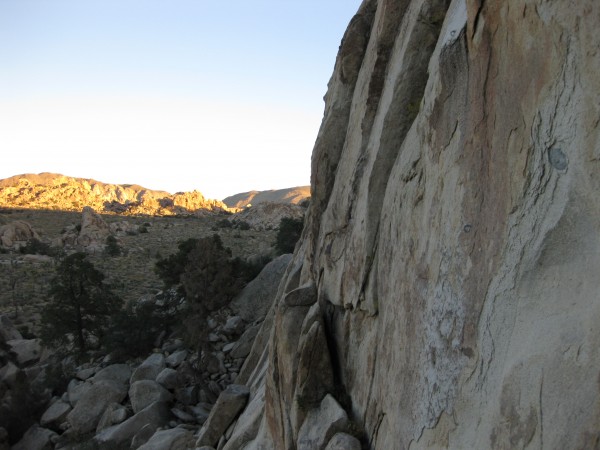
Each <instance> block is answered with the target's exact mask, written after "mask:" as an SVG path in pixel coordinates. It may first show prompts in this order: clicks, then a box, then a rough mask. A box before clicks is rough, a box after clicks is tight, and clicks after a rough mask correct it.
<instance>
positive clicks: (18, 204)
mask: <svg viewBox="0 0 600 450" xmlns="http://www.w3.org/2000/svg"><path fill="white" fill-rule="evenodd" d="M84 206H91V207H92V208H93V209H94V210H96V211H98V212H108V213H118V214H148V215H174V214H192V213H194V214H197V213H202V212H208V211H227V210H228V208H227V206H226V205H225V204H224V203H223V202H221V201H219V200H211V199H207V198H205V197H204V196H203V195H202V194H201V193H200V192H198V191H192V192H178V193H176V194H170V193H168V192H165V191H154V190H151V189H147V188H145V187H142V186H139V185H137V184H108V183H103V182H101V181H96V180H92V179H86V178H74V177H68V176H65V175H61V174H56V173H40V174H23V175H16V176H13V177H10V178H5V179H3V180H0V207H5V208H30V209H51V210H63V211H81V210H82V208H83V207H84Z"/></svg>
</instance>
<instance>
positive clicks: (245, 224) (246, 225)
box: [235, 220, 250, 231]
mask: <svg viewBox="0 0 600 450" xmlns="http://www.w3.org/2000/svg"><path fill="white" fill-rule="evenodd" d="M235 227H236V228H237V229H238V230H242V231H245V230H249V229H250V224H249V223H248V222H246V221H245V220H240V221H239V222H236V223H235Z"/></svg>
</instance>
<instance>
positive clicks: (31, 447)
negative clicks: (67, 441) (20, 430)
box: [11, 424, 58, 450]
mask: <svg viewBox="0 0 600 450" xmlns="http://www.w3.org/2000/svg"><path fill="white" fill-rule="evenodd" d="M57 436H58V435H57V434H56V433H55V432H54V431H52V430H48V429H47V428H40V427H39V426H38V425H37V424H35V425H32V426H31V427H30V428H29V429H28V430H27V431H26V432H25V434H24V435H23V437H22V438H21V440H20V441H19V442H17V443H16V444H15V445H13V446H12V447H11V450H51V449H53V448H54V443H53V442H52V441H53V439H55V438H56V437H57Z"/></svg>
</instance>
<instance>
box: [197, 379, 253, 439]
mask: <svg viewBox="0 0 600 450" xmlns="http://www.w3.org/2000/svg"><path fill="white" fill-rule="evenodd" d="M249 395H250V390H249V389H248V388H247V387H246V386H243V385H240V384H230V385H229V386H227V387H226V388H225V390H224V391H223V392H221V394H220V395H219V398H218V399H217V402H216V403H215V405H214V406H213V408H212V410H211V411H210V415H209V416H208V419H207V420H206V422H205V423H204V425H203V426H202V428H201V429H200V432H199V435H198V440H197V441H196V446H197V447H200V446H202V445H212V446H213V447H214V446H216V445H217V443H218V442H219V438H220V437H221V435H222V434H223V433H224V432H225V430H226V429H227V428H228V427H229V425H231V423H232V422H233V421H234V419H235V418H236V417H237V416H238V414H239V413H240V412H241V411H242V410H243V409H244V407H245V406H246V403H247V402H248V396H249Z"/></svg>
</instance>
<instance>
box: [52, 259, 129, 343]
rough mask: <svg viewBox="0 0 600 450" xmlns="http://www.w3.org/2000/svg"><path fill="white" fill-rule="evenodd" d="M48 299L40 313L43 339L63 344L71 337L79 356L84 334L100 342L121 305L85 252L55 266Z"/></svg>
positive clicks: (84, 339)
mask: <svg viewBox="0 0 600 450" xmlns="http://www.w3.org/2000/svg"><path fill="white" fill-rule="evenodd" d="M50 296H51V300H50V302H49V303H48V304H47V305H46V306H45V307H44V309H43V310H42V330H41V331H42V338H43V339H44V340H45V341H46V342H48V343H51V344H55V345H60V344H63V345H64V344H66V343H67V342H68V337H67V336H68V334H72V335H73V336H74V338H75V344H76V346H77V348H78V350H79V353H80V354H84V353H85V351H86V350H87V346H86V333H88V334H90V335H93V336H95V337H97V338H98V339H101V338H102V335H103V331H104V329H105V327H106V324H107V321H108V318H109V317H110V315H111V314H112V313H114V312H115V311H118V310H119V308H120V305H121V300H120V299H119V298H118V297H117V296H116V295H114V294H113V293H112V292H111V290H110V288H109V287H108V286H107V285H106V284H104V274H102V272H100V271H98V270H97V269H96V268H95V267H94V265H93V264H92V263H91V262H90V261H88V260H87V255H86V254H85V253H74V254H72V255H69V256H67V257H66V258H65V259H64V260H63V261H62V262H61V263H60V264H59V265H58V267H57V269H56V275H55V277H54V278H53V279H52V281H51V282H50Z"/></svg>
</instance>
